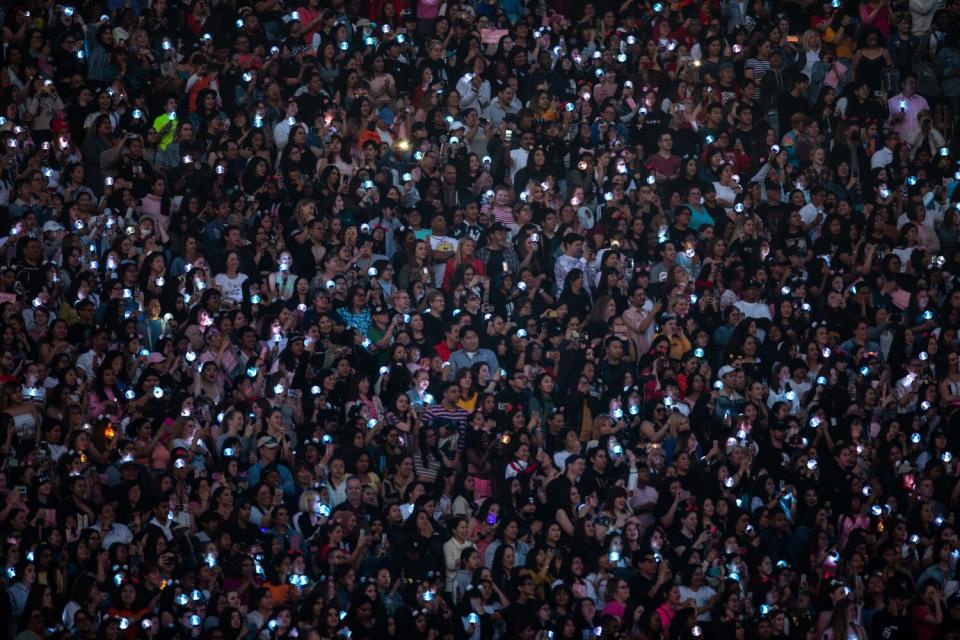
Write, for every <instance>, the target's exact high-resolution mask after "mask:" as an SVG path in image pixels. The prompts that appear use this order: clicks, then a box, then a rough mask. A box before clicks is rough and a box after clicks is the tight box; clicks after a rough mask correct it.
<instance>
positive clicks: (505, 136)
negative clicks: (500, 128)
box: [503, 129, 513, 142]
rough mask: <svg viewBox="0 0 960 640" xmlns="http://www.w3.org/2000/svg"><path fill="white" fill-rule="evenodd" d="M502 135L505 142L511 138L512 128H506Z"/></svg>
mask: <svg viewBox="0 0 960 640" xmlns="http://www.w3.org/2000/svg"><path fill="white" fill-rule="evenodd" d="M503 137H504V138H505V139H506V141H507V142H510V141H511V140H513V129H507V131H506V133H504V134H503Z"/></svg>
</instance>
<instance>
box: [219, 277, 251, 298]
mask: <svg viewBox="0 0 960 640" xmlns="http://www.w3.org/2000/svg"><path fill="white" fill-rule="evenodd" d="M246 279H247V274H245V273H239V274H237V275H236V276H234V277H233V278H231V277H230V276H228V275H227V274H225V273H218V274H217V277H215V278H214V279H213V281H214V282H216V283H217V286H218V287H220V294H221V295H222V296H223V297H224V298H228V299H230V300H233V301H234V302H236V303H237V304H240V303H241V302H243V283H244V281H245V280H246Z"/></svg>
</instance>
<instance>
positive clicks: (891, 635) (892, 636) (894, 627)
mask: <svg viewBox="0 0 960 640" xmlns="http://www.w3.org/2000/svg"><path fill="white" fill-rule="evenodd" d="M914 635H915V634H914V632H913V627H912V626H911V625H910V617H909V616H907V615H901V616H895V615H893V614H892V613H890V612H889V611H887V610H886V609H883V610H881V611H877V612H876V613H875V614H873V623H872V624H871V625H870V639H871V640H912V638H913V637H914Z"/></svg>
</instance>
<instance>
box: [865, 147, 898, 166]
mask: <svg viewBox="0 0 960 640" xmlns="http://www.w3.org/2000/svg"><path fill="white" fill-rule="evenodd" d="M891 162H893V151H890V149H887V148H886V147H880V148H879V149H878V150H876V151H874V152H873V155H872V156H870V168H871V169H876V168H877V167H885V166H887V165H888V164H890V163H891Z"/></svg>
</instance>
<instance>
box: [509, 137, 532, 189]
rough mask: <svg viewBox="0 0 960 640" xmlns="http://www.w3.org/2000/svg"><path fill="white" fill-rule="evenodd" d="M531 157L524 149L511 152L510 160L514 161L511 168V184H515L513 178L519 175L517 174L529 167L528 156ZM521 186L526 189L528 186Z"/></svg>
mask: <svg viewBox="0 0 960 640" xmlns="http://www.w3.org/2000/svg"><path fill="white" fill-rule="evenodd" d="M529 155H530V152H529V151H527V150H526V149H524V148H522V147H521V148H520V149H512V150H511V151H510V159H511V160H513V166H511V167H510V184H513V178H514V176H516V175H517V172H518V171H520V169H523V168H524V167H526V166H527V156H529ZM520 186H521V187H526V186H527V185H525V184H522V185H520Z"/></svg>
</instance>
